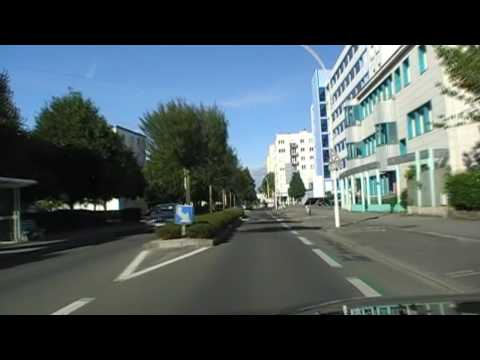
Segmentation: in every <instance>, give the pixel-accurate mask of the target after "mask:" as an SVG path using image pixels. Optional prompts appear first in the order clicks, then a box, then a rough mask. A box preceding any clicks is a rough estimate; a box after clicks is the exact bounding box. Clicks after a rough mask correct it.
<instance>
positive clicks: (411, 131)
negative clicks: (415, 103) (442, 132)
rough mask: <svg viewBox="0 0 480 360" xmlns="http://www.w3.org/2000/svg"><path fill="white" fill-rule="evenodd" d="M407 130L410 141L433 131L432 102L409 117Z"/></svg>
mask: <svg viewBox="0 0 480 360" xmlns="http://www.w3.org/2000/svg"><path fill="white" fill-rule="evenodd" d="M407 129H408V138H409V139H412V138H415V137H417V136H420V135H423V134H425V133H427V132H429V131H432V105H431V103H430V102H428V103H426V104H425V105H422V106H420V107H419V108H418V109H416V110H414V111H412V112H411V113H409V114H408V115H407Z"/></svg>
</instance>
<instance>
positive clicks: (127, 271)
mask: <svg viewBox="0 0 480 360" xmlns="http://www.w3.org/2000/svg"><path fill="white" fill-rule="evenodd" d="M149 252H150V250H142V251H141V252H140V253H139V254H138V255H137V256H136V257H135V259H133V261H132V262H131V263H130V264H129V265H128V266H127V267H126V268H125V270H123V272H122V273H121V274H120V275H118V277H117V278H116V279H115V281H123V280H126V279H128V278H129V277H130V275H132V274H133V272H134V271H135V270H136V269H137V267H138V266H139V265H140V264H141V263H142V261H143V260H145V258H146V257H147V255H148V254H149Z"/></svg>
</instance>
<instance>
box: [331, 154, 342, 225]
mask: <svg viewBox="0 0 480 360" xmlns="http://www.w3.org/2000/svg"><path fill="white" fill-rule="evenodd" d="M339 164H340V158H339V156H338V154H337V152H336V151H335V149H333V148H332V149H330V163H329V165H328V167H329V168H330V172H331V173H332V180H333V196H334V198H333V203H334V213H335V227H336V228H339V227H340V211H339V209H338V194H337V171H338V168H339Z"/></svg>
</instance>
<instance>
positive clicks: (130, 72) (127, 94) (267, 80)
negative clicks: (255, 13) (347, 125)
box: [0, 45, 342, 168]
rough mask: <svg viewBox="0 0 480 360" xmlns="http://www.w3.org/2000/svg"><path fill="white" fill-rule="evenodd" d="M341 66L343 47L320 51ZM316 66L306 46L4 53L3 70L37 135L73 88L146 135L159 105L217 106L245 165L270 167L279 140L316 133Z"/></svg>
mask: <svg viewBox="0 0 480 360" xmlns="http://www.w3.org/2000/svg"><path fill="white" fill-rule="evenodd" d="M313 48H314V49H315V50H316V51H317V52H318V53H319V54H320V56H321V57H322V59H323V61H324V63H325V65H326V66H327V67H328V68H330V67H331V66H333V64H334V62H335V59H336V57H337V56H338V54H339V53H340V51H341V49H342V46H331V45H329V46H323V45H317V46H314V47H313ZM315 67H316V62H315V60H314V59H313V57H311V55H309V54H308V53H307V52H306V51H305V50H304V49H302V48H301V47H299V46H0V69H6V70H7V71H8V72H9V74H10V78H11V85H12V89H13V91H14V96H15V101H16V103H17V105H18V106H19V107H20V109H21V112H22V116H23V117H24V118H25V119H26V123H27V125H28V126H29V127H32V126H33V125H34V121H35V120H34V119H35V116H36V114H38V112H39V110H40V109H41V107H42V106H43V105H44V104H45V103H46V102H47V101H49V100H50V99H51V98H52V96H60V95H62V94H65V93H66V92H67V89H68V87H72V88H73V89H75V90H79V91H81V92H82V93H83V94H84V95H85V96H86V97H89V98H91V99H93V100H94V101H95V103H96V104H97V105H98V106H99V108H100V111H101V112H102V114H103V115H105V117H106V118H107V119H108V121H109V122H110V123H111V124H118V125H122V126H124V127H128V128H131V129H132V130H139V129H138V125H139V118H140V117H141V116H142V115H143V114H144V113H145V112H146V111H149V110H152V109H154V108H155V107H156V106H157V104H158V103H160V102H165V101H168V100H170V99H172V98H175V97H183V98H185V99H186V100H188V101H191V102H194V103H200V102H203V103H204V104H207V105H208V104H213V103H216V104H217V105H219V106H220V107H221V108H222V109H223V110H224V111H225V113H226V116H227V118H228V120H229V125H230V126H229V133H230V144H231V145H232V146H233V147H234V148H235V149H236V150H237V153H238V155H239V157H240V159H241V162H242V164H244V165H246V166H249V167H250V168H258V167H259V166H262V165H264V162H265V157H266V153H267V148H268V144H270V143H271V142H272V141H273V138H274V135H275V133H277V132H287V131H298V130H301V129H304V128H306V129H309V128H310V104H311V88H310V84H311V78H312V75H313V71H314V69H315Z"/></svg>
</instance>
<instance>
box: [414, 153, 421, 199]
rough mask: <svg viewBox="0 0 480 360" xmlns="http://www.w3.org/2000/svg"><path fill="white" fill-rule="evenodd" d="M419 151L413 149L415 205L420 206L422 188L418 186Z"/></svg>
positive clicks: (419, 169)
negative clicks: (415, 188) (415, 187)
mask: <svg viewBox="0 0 480 360" xmlns="http://www.w3.org/2000/svg"><path fill="white" fill-rule="evenodd" d="M420 171H421V168H420V151H415V180H416V181H417V184H415V185H416V186H417V206H418V207H422V189H421V188H420V187H419V186H418V184H419V183H420V179H421V178H420V175H421V174H420Z"/></svg>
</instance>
